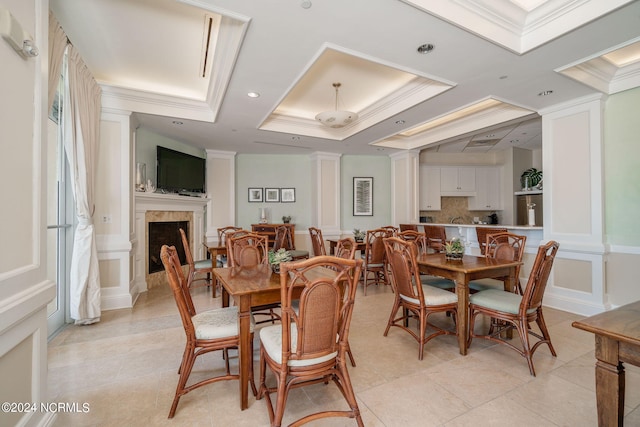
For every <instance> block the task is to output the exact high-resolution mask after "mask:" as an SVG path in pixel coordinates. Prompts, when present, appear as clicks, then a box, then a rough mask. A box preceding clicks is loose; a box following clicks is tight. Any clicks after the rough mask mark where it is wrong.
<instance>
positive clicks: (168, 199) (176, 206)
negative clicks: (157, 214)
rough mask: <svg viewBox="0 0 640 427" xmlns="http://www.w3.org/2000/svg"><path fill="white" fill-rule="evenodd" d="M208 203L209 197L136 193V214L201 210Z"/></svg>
mask: <svg viewBox="0 0 640 427" xmlns="http://www.w3.org/2000/svg"><path fill="white" fill-rule="evenodd" d="M208 202H209V198H207V197H190V196H180V195H177V194H162V193H143V192H138V193H136V212H140V211H142V212H145V211H192V210H196V209H198V210H200V209H204V207H205V206H206V205H207V203H208Z"/></svg>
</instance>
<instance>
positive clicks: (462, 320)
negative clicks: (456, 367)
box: [455, 275, 469, 356]
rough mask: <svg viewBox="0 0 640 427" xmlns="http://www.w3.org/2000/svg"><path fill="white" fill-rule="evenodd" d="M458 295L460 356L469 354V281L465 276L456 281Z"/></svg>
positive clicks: (457, 324)
mask: <svg viewBox="0 0 640 427" xmlns="http://www.w3.org/2000/svg"><path fill="white" fill-rule="evenodd" d="M455 283H456V294H458V314H457V318H456V328H457V332H458V346H459V347H460V354H462V355H463V356H464V355H466V354H467V343H468V340H469V281H468V279H467V277H466V276H465V275H459V276H458V277H457V278H456V280H455Z"/></svg>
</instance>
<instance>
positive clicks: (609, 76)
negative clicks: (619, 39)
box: [555, 38, 640, 95]
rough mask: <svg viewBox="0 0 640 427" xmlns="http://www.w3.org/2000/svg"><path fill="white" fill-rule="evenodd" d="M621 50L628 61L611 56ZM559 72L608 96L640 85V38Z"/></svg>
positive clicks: (562, 68) (563, 68)
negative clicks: (619, 62) (614, 58)
mask: <svg viewBox="0 0 640 427" xmlns="http://www.w3.org/2000/svg"><path fill="white" fill-rule="evenodd" d="M621 52H625V55H626V57H627V58H628V60H627V61H624V64H625V65H622V66H618V65H616V64H615V63H614V62H612V61H611V60H610V59H609V58H610V57H611V55H616V54H617V53H621ZM555 71H556V72H558V73H560V74H564V75H565V76H567V77H570V78H572V79H574V80H577V81H579V82H581V83H584V84H586V85H588V86H591V87H592V88H594V89H597V90H599V91H600V92H602V93H605V94H608V95H612V94H614V93H618V92H622V91H625V90H628V89H633V88H635V87H638V86H640V38H636V39H633V40H630V41H629V42H627V43H624V44H623V45H620V46H615V47H614V48H612V49H609V50H607V51H605V52H600V53H598V54H596V55H594V56H591V57H589V58H584V59H582V60H580V61H578V62H575V63H573V64H569V65H566V66H564V67H561V68H558V69H556V70H555Z"/></svg>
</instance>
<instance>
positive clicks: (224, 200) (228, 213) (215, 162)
mask: <svg viewBox="0 0 640 427" xmlns="http://www.w3.org/2000/svg"><path fill="white" fill-rule="evenodd" d="M207 196H208V197H209V199H210V201H209V203H207V206H206V219H205V221H206V227H205V230H206V234H205V240H206V241H207V242H211V243H213V244H217V242H218V228H222V227H226V226H229V225H235V224H236V153H235V152H233V151H220V150H207Z"/></svg>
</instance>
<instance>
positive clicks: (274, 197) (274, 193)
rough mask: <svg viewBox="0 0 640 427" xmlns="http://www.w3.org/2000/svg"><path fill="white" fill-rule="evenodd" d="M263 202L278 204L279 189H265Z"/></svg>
mask: <svg viewBox="0 0 640 427" xmlns="http://www.w3.org/2000/svg"><path fill="white" fill-rule="evenodd" d="M264 201H265V202H279V201H280V189H279V188H265V189H264Z"/></svg>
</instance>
